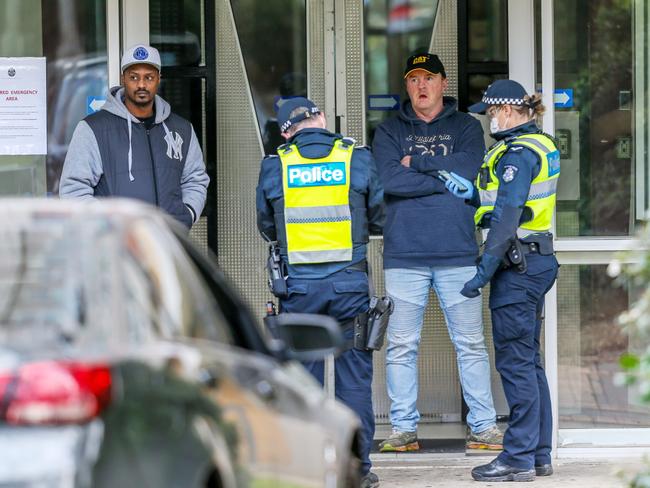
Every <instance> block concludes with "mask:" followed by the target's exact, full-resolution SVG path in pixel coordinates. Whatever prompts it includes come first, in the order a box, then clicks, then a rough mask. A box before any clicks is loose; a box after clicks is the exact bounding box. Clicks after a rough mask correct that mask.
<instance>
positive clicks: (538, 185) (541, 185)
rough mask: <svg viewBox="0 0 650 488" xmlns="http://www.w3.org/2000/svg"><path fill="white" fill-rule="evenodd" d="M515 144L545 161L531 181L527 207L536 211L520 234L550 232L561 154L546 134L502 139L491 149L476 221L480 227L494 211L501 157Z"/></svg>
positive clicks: (481, 181)
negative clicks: (498, 164)
mask: <svg viewBox="0 0 650 488" xmlns="http://www.w3.org/2000/svg"><path fill="white" fill-rule="evenodd" d="M512 146H524V147H527V148H528V149H530V150H532V151H533V152H535V153H536V154H538V155H539V158H540V161H541V168H540V171H539V174H538V175H537V176H536V177H535V178H534V179H533V181H532V182H531V184H530V190H529V191H528V199H527V200H526V207H527V208H528V209H530V211H531V212H532V218H531V219H530V220H528V221H526V222H523V223H521V224H520V225H519V228H518V229H517V235H518V236H519V237H526V236H527V235H529V234H532V233H534V232H544V231H548V230H550V228H551V223H552V219H553V210H554V209H555V195H556V193H557V182H558V178H559V176H560V153H559V151H558V150H557V148H556V147H555V143H554V142H553V140H552V139H551V138H550V137H549V136H547V135H545V134H524V135H520V136H517V137H516V138H515V139H514V140H510V141H508V142H506V141H500V142H499V143H497V144H496V145H494V146H492V147H491V148H490V149H489V150H488V152H487V154H486V155H485V158H484V160H483V161H484V162H483V166H482V167H481V170H480V171H479V176H478V177H477V179H476V187H477V188H478V192H479V196H480V198H481V206H480V207H479V208H478V210H477V211H476V214H474V222H475V223H476V225H478V226H480V224H481V221H482V220H483V217H484V216H485V214H487V213H490V212H492V211H494V204H495V202H496V199H497V192H498V191H499V178H498V177H497V175H496V166H497V163H498V162H499V160H500V159H501V156H503V155H504V154H505V152H506V151H507V150H508V149H509V148H510V147H512ZM481 175H483V177H481ZM486 176H487V177H486Z"/></svg>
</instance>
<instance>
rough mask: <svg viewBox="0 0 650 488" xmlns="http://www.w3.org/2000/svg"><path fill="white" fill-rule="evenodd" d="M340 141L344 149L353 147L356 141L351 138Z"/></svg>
mask: <svg viewBox="0 0 650 488" xmlns="http://www.w3.org/2000/svg"><path fill="white" fill-rule="evenodd" d="M340 141H341V143H342V144H343V146H344V147H345V148H348V147H350V146H354V145H356V143H357V141H356V140H355V139H353V138H352V137H343V138H342V139H340Z"/></svg>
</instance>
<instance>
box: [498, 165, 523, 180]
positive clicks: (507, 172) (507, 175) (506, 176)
mask: <svg viewBox="0 0 650 488" xmlns="http://www.w3.org/2000/svg"><path fill="white" fill-rule="evenodd" d="M517 171H519V168H517V167H516V166H512V165H510V164H507V165H506V166H505V167H504V168H503V174H502V175H501V179H502V180H503V182H504V183H510V182H511V181H512V180H514V179H515V177H516V176H517Z"/></svg>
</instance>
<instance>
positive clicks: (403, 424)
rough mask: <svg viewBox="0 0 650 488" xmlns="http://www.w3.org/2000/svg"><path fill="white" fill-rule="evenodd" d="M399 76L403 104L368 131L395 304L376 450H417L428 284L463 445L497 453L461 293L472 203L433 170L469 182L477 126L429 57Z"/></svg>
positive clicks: (477, 311) (474, 304) (476, 303)
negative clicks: (451, 369) (453, 384)
mask: <svg viewBox="0 0 650 488" xmlns="http://www.w3.org/2000/svg"><path fill="white" fill-rule="evenodd" d="M404 81H405V83H406V91H407V93H408V96H409V100H406V101H405V102H404V103H403V105H402V108H401V110H400V113H399V115H398V116H397V117H394V118H392V119H389V120H387V121H386V122H384V123H383V124H381V125H380V126H379V127H378V128H377V131H376V132H375V138H374V142H373V154H374V155H375V158H376V160H377V169H378V171H379V177H380V179H381V182H382V184H383V186H384V193H385V199H386V226H385V228H384V271H385V278H386V281H385V282H386V291H387V293H388V295H389V296H390V297H391V298H392V299H393V302H394V303H395V310H394V312H393V314H392V315H391V317H390V323H389V326H388V346H387V349H386V386H387V389H388V395H389V397H390V399H391V412H390V419H391V424H392V427H393V433H392V434H391V436H390V437H389V438H388V439H386V440H385V441H383V442H382V443H381V444H380V450H381V451H412V450H417V449H419V444H418V439H417V424H418V421H419V419H420V414H419V412H418V410H417V408H416V404H417V395H418V371H417V356H418V345H419V343H420V335H421V330H422V324H423V319H424V310H425V308H426V306H427V302H428V298H429V292H430V290H431V289H432V288H433V289H434V290H435V292H436V295H437V296H438V301H439V302H440V307H441V308H442V311H443V313H444V316H445V320H446V322H447V328H448V330H449V336H450V338H451V340H452V342H453V344H454V348H455V350H456V358H457V362H458V371H459V376H460V382H461V385H462V388H463V395H464V398H465V401H466V402H467V405H468V406H469V413H468V415H467V424H468V427H469V430H470V432H469V435H468V439H467V447H468V448H484V449H500V448H501V447H502V439H503V436H502V434H501V432H500V431H499V429H498V428H497V426H496V412H495V410H494V406H493V401H492V392H491V388H490V365H489V361H488V353H487V348H486V346H485V339H484V336H483V320H482V317H483V313H482V301H481V298H480V297H475V298H467V297H465V296H463V295H461V293H460V292H461V290H462V288H463V285H464V284H465V282H466V281H468V280H469V279H471V278H472V277H473V276H474V274H475V273H476V259H477V257H478V246H477V243H476V239H475V237H474V235H475V234H474V221H473V214H474V212H473V209H472V208H471V207H470V206H469V205H465V204H464V203H463V202H459V201H458V200H457V199H454V198H451V195H450V194H449V193H448V192H446V191H445V185H444V183H443V182H442V181H441V180H440V179H439V177H440V176H441V175H440V172H443V174H444V172H445V171H447V172H451V171H453V172H455V173H457V174H459V175H462V176H464V177H466V178H467V179H468V180H470V181H471V180H473V179H474V178H475V177H476V175H477V173H478V170H479V168H480V166H481V159H482V158H483V153H484V151H485V145H484V142H483V131H482V129H481V125H480V123H479V122H478V121H477V120H475V119H474V118H472V117H471V116H469V115H467V114H464V113H460V112H458V110H457V108H456V100H455V99H453V98H451V97H446V96H443V94H444V92H445V90H446V88H447V77H446V74H445V69H444V66H443V65H442V62H441V61H440V59H439V58H438V56H436V55H435V54H430V53H427V52H422V53H417V54H414V55H413V56H411V57H410V58H408V60H407V63H406V69H405V71H404Z"/></svg>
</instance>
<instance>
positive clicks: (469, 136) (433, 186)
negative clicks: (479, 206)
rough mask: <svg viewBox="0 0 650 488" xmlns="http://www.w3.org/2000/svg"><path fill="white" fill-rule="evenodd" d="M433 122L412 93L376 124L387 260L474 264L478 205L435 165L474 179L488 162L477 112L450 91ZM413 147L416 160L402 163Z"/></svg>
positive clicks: (397, 264)
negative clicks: (465, 109) (466, 109)
mask: <svg viewBox="0 0 650 488" xmlns="http://www.w3.org/2000/svg"><path fill="white" fill-rule="evenodd" d="M443 102H444V106H443V110H442V111H441V112H440V114H438V116H437V117H436V118H435V119H433V120H432V121H431V122H429V123H427V122H425V121H423V120H421V119H419V118H417V116H416V115H415V112H414V111H413V108H412V107H411V102H410V101H408V100H407V101H405V102H404V103H403V105H402V108H401V110H400V113H399V115H398V116H396V117H394V118H391V119H389V120H387V121H386V122H384V123H382V124H381V125H380V126H378V127H377V130H376V132H375V136H374V141H373V148H372V150H373V155H374V157H375V161H376V163H377V169H378V171H379V177H380V179H381V182H382V184H383V186H384V197H385V200H386V223H385V225H384V268H415V267H421V266H472V265H474V264H475V262H476V258H477V256H478V246H477V243H476V238H475V234H474V210H475V209H473V208H472V207H471V206H470V205H466V204H465V202H464V201H463V200H461V199H459V198H456V197H454V196H453V195H452V194H451V193H449V192H448V191H447V190H446V189H445V186H444V183H442V181H440V180H438V179H437V178H436V177H435V176H433V174H435V171H434V170H440V169H444V170H447V171H449V172H451V171H453V172H455V173H457V174H459V175H461V176H464V177H465V178H467V179H469V180H470V181H474V180H475V179H476V175H477V173H478V170H479V168H480V167H481V164H482V160H483V154H484V152H485V143H484V140H483V130H482V128H481V124H480V123H479V122H478V120H476V119H474V118H473V117H472V116H470V115H468V114H465V113H461V112H458V110H457V109H456V100H455V99H454V98H451V97H444V100H443ZM406 155H411V167H410V168H407V167H405V166H402V165H401V164H400V161H401V160H402V158H403V157H404V156H406Z"/></svg>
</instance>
